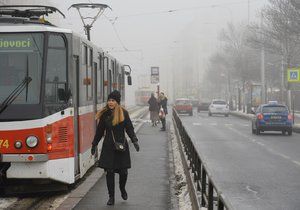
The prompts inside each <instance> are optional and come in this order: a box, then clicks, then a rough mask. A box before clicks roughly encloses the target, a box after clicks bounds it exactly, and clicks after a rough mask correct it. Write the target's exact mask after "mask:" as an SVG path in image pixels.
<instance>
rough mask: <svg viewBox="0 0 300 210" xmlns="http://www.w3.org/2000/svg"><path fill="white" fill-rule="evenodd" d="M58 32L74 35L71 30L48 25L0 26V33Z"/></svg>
mask: <svg viewBox="0 0 300 210" xmlns="http://www.w3.org/2000/svg"><path fill="white" fill-rule="evenodd" d="M45 31H48V32H58V33H68V34H71V33H73V32H72V30H70V29H65V28H59V27H53V26H48V25H37V24H30V25H29V24H26V25H23V24H22V25H21V24H7V23H6V24H0V32H1V33H3V32H45Z"/></svg>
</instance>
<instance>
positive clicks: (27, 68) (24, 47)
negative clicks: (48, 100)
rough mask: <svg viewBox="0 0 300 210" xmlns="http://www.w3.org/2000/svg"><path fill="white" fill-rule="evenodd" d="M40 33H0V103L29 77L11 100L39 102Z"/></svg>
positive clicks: (41, 53)
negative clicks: (26, 82)
mask: <svg viewBox="0 0 300 210" xmlns="http://www.w3.org/2000/svg"><path fill="white" fill-rule="evenodd" d="M43 43H44V35H43V34H42V33H18V34H8V33H5V34H0V104H2V102H3V101H4V100H5V99H6V98H7V97H8V96H9V95H10V94H11V93H12V92H13V91H14V90H15V89H16V88H17V87H18V85H20V84H21V83H22V81H23V80H24V78H26V77H31V79H32V81H31V82H30V83H29V84H28V85H26V87H25V88H24V90H23V91H22V92H21V93H20V95H19V96H18V97H17V98H16V99H15V100H14V102H13V104H39V102H40V95H41V94H40V90H41V76H42V63H43V62H42V61H43V47H44V46H43Z"/></svg>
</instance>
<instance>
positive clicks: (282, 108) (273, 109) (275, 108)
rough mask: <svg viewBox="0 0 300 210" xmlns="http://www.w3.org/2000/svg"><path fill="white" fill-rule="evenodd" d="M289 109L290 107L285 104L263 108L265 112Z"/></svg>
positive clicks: (279, 111) (278, 111)
mask: <svg viewBox="0 0 300 210" xmlns="http://www.w3.org/2000/svg"><path fill="white" fill-rule="evenodd" d="M287 111H288V109H287V108H286V107H285V106H265V107H263V108H262V112H263V113H281V112H287Z"/></svg>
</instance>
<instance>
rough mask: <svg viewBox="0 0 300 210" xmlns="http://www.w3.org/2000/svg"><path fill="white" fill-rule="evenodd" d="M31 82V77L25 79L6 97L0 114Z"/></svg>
mask: <svg viewBox="0 0 300 210" xmlns="http://www.w3.org/2000/svg"><path fill="white" fill-rule="evenodd" d="M31 81H32V78H31V77H25V78H24V79H23V81H22V82H21V83H20V84H19V85H18V86H17V87H16V88H15V89H14V90H13V91H12V92H11V93H10V94H9V95H8V97H7V98H6V99H5V100H4V101H3V102H2V104H1V106H0V114H1V113H2V112H3V111H4V110H5V109H6V108H7V107H8V106H9V105H10V104H11V103H12V102H14V100H16V98H17V97H18V96H19V95H20V94H21V93H22V91H23V90H24V89H25V87H28V84H29V83H30V82H31Z"/></svg>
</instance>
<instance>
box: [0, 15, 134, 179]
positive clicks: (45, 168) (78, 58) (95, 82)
mask: <svg viewBox="0 0 300 210" xmlns="http://www.w3.org/2000/svg"><path fill="white" fill-rule="evenodd" d="M26 78H30V80H31V81H26V82H25V83H24V79H25V80H26ZM130 79H131V78H130ZM22 82H23V83H22ZM124 83H125V70H124V66H122V64H121V63H119V62H118V61H117V60H116V59H115V58H113V57H112V56H110V55H108V54H106V53H104V52H103V50H102V49H101V48H99V47H97V46H96V45H94V44H93V43H92V42H90V41H88V40H87V39H85V38H83V37H82V36H79V35H77V34H75V33H73V32H72V31H71V30H68V29H63V28H59V27H55V26H52V25H49V24H42V23H40V22H39V21H36V20H34V21H33V20H30V19H28V18H17V17H0V107H1V108H2V110H1V113H0V175H1V176H2V181H3V182H5V184H4V185H9V184H7V183H10V181H12V182H16V181H26V183H31V182H33V183H39V181H40V182H41V183H62V184H67V185H68V184H73V183H75V182H76V180H77V179H79V178H81V177H83V176H84V174H85V173H86V172H87V170H88V169H89V168H90V167H91V166H93V165H94V163H95V161H96V160H97V157H94V156H91V153H90V147H91V142H92V140H93V136H94V134H95V130H96V123H97V122H96V120H95V113H96V111H97V110H99V109H100V108H101V107H102V106H104V104H105V102H106V100H107V98H106V97H107V95H108V93H109V92H111V91H112V90H113V89H118V90H119V91H121V93H122V96H123V97H122V98H123V99H124V98H125V96H124V95H125V89H124V88H125V84H124ZM20 85H22V88H23V89H22V90H20V91H19V93H14V92H13V91H14V90H16V89H17V88H18V87H19V86H20ZM18 94H19V95H18ZM9 96H11V98H13V99H14V100H13V102H12V103H11V104H4V103H5V102H7V100H6V101H5V99H7V98H8V97H9ZM122 103H123V102H122ZM99 150H100V148H99Z"/></svg>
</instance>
